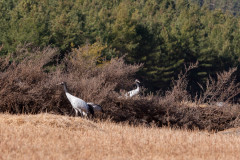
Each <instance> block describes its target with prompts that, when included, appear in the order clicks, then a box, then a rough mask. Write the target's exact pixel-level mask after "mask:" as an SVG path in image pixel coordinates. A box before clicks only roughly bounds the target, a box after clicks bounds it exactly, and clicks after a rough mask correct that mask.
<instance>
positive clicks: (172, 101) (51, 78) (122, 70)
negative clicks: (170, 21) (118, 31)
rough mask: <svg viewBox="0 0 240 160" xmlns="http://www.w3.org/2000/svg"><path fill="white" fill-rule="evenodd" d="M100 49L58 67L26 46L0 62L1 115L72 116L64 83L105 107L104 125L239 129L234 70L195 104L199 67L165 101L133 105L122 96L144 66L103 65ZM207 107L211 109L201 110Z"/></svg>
mask: <svg viewBox="0 0 240 160" xmlns="http://www.w3.org/2000/svg"><path fill="white" fill-rule="evenodd" d="M98 45H99V44H98V43H95V44H93V45H85V46H83V47H81V48H78V49H74V50H72V52H70V53H69V55H68V56H67V57H65V59H63V60H62V61H58V62H59V63H57V64H56V65H52V61H54V60H55V59H56V56H58V53H59V50H57V49H55V48H51V47H46V48H44V49H40V48H35V47H33V46H31V45H27V46H25V47H22V48H18V50H17V52H16V53H15V54H12V55H11V56H8V57H5V58H2V59H0V68H1V71H0V99H1V101H0V112H10V113H17V114H18V113H32V114H36V113H40V112H51V113H55V114H66V115H71V114H72V113H73V112H72V107H71V105H70V103H69V102H68V100H67V98H66V96H65V94H64V91H63V88H62V86H58V85H57V84H58V83H59V82H61V81H65V82H67V84H68V88H69V92H70V93H71V94H73V95H76V96H78V97H81V98H82V99H84V100H85V101H88V102H90V101H91V102H94V103H97V104H100V105H102V107H103V109H104V110H105V113H104V114H103V115H100V117H101V118H103V119H105V118H109V117H110V118H111V119H112V120H113V121H115V122H124V121H126V122H129V123H131V124H139V123H141V124H146V125H151V124H155V125H157V126H159V127H161V126H163V125H164V126H172V127H183V128H188V129H194V128H198V129H209V130H222V129H224V128H230V127H233V126H238V125H239V123H238V121H239V118H240V117H239V113H240V112H239V111H240V107H239V106H236V105H235V106H233V105H232V103H233V102H234V101H235V99H234V98H235V96H236V95H238V93H239V92H240V88H239V84H238V83H236V82H235V80H234V78H232V76H233V73H234V71H235V70H234V69H233V70H230V71H229V72H224V73H220V74H219V76H218V78H219V79H218V82H215V81H214V80H212V79H210V81H209V83H208V85H207V86H208V87H207V89H206V90H204V92H203V94H201V95H198V96H196V97H195V99H193V98H192V96H191V95H190V94H189V92H188V91H187V86H188V81H187V76H188V74H190V72H191V71H194V69H196V68H197V66H196V65H190V66H189V67H186V68H185V71H184V72H182V73H181V74H179V78H178V79H177V80H176V81H174V83H173V84H174V86H173V88H172V89H171V90H169V91H168V92H166V94H164V95H163V94H161V93H160V92H159V94H157V95H152V94H148V95H145V94H144V93H142V94H141V95H140V96H137V97H133V98H131V99H125V98H119V96H120V94H119V93H120V90H127V88H131V87H132V86H133V82H134V79H133V77H134V75H135V74H136V72H137V71H138V70H139V69H140V67H141V65H127V64H125V63H124V60H123V58H115V59H112V60H111V61H104V60H102V59H101V56H100V55H101V52H102V51H103V50H104V47H99V46H98ZM99 48H101V49H99ZM99 61H100V62H101V63H100V64H97V63H98V62H99ZM9 62H10V63H9ZM219 101H221V102H224V103H223V106H221V107H219V106H217V105H216V104H215V102H219ZM202 103H207V104H208V107H206V108H201V105H202Z"/></svg>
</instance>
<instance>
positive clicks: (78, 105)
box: [60, 82, 94, 116]
mask: <svg viewBox="0 0 240 160" xmlns="http://www.w3.org/2000/svg"><path fill="white" fill-rule="evenodd" d="M60 84H61V85H63V88H64V91H65V94H66V96H67V98H68V100H69V102H70V103H71V105H72V107H73V109H74V110H75V113H76V116H78V113H80V114H81V116H87V115H88V113H89V112H90V113H91V114H92V115H94V110H93V108H92V106H89V105H88V104H87V103H86V102H85V101H84V100H82V99H80V98H78V97H75V96H73V95H71V94H70V93H68V91H67V86H66V82H62V83H60Z"/></svg>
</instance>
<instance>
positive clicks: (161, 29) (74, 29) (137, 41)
mask: <svg viewBox="0 0 240 160" xmlns="http://www.w3.org/2000/svg"><path fill="white" fill-rule="evenodd" d="M192 1H194V2H196V3H197V4H194V3H192ZM230 2H231V3H230ZM212 3H213V4H214V5H218V6H224V5H225V6H229V7H230V8H235V9H236V8H238V2H237V1H234V0H232V1H226V0H225V1H224V0H221V1H211V3H210V1H207V0H206V1H200V0H191V1H188V0H178V1H176V0H145V1H133V0H114V1H110V0H105V1H98V0H61V1H57V0H41V1H37V0H33V1H29V0H21V1H16V0H6V1H0V10H1V12H0V22H1V23H0V45H3V49H2V50H1V51H0V53H1V54H9V53H11V52H14V51H15V49H16V47H17V46H18V45H22V44H24V43H32V44H33V45H35V46H39V47H44V46H48V45H52V46H54V47H58V48H59V49H60V53H61V54H62V55H63V54H65V53H68V52H70V51H71V50H72V48H76V47H78V46H82V45H83V44H85V43H90V44H93V43H95V42H99V43H101V44H102V45H104V46H105V45H106V46H107V47H106V48H105V49H104V51H103V52H102V55H101V56H102V57H103V58H104V57H106V59H108V60H109V59H111V58H112V57H116V56H120V55H125V54H127V56H126V57H125V60H126V62H127V63H130V64H134V63H143V67H142V69H141V70H140V71H139V72H138V75H137V76H138V77H139V78H140V79H141V80H142V81H143V82H144V84H145V87H147V88H149V89H150V90H158V89H167V88H169V87H170V84H171V81H172V80H173V79H175V78H176V77H177V75H178V73H179V72H180V71H181V70H182V69H183V67H184V64H189V63H195V62H196V61H198V62H199V68H198V69H196V70H194V72H192V73H190V79H191V80H190V85H191V86H192V87H193V88H195V89H198V88H197V85H196V84H197V82H199V83H202V82H204V81H205V80H206V79H207V78H208V75H209V74H215V73H216V72H217V71H222V70H224V69H227V68H229V67H233V66H237V64H238V59H239V56H240V47H239V42H240V38H239V37H240V24H239V18H238V17H234V16H233V15H232V14H227V13H224V12H222V11H221V10H209V4H212ZM198 4H200V6H202V7H200V6H199V5H198ZM231 6H232V7H231ZM220 8H222V7H220ZM225 8H226V7H225ZM235 9H234V12H235ZM224 10H229V9H224ZM193 82H194V83H193Z"/></svg>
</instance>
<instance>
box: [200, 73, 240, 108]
mask: <svg viewBox="0 0 240 160" xmlns="http://www.w3.org/2000/svg"><path fill="white" fill-rule="evenodd" d="M236 70H237V68H232V69H229V71H224V72H222V73H218V74H217V79H216V80H215V79H214V78H212V77H209V79H208V80H207V82H206V87H205V88H206V89H204V87H203V86H201V85H200V86H201V88H202V90H203V94H202V95H201V96H200V98H199V100H198V103H209V104H213V103H216V102H226V103H229V102H233V100H234V98H235V97H236V96H237V95H239V93H240V83H236V76H234V73H235V72H236Z"/></svg>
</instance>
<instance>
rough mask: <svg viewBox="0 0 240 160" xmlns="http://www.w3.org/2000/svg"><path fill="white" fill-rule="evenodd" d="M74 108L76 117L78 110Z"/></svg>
mask: <svg viewBox="0 0 240 160" xmlns="http://www.w3.org/2000/svg"><path fill="white" fill-rule="evenodd" d="M74 110H75V117H77V116H78V110H77V109H75V108H74Z"/></svg>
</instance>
